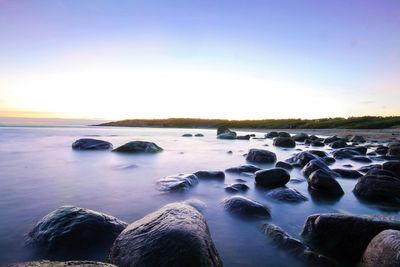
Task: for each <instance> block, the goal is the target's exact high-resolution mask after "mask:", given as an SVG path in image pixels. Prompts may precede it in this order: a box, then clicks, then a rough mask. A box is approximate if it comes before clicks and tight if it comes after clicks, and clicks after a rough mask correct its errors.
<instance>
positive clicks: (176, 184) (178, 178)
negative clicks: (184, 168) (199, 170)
mask: <svg viewBox="0 0 400 267" xmlns="http://www.w3.org/2000/svg"><path fill="white" fill-rule="evenodd" d="M198 182H199V180H198V178H197V176H196V175H194V174H176V175H169V176H166V177H164V178H162V179H160V180H158V182H157V184H158V190H160V191H181V190H187V189H189V188H191V187H193V186H195V185H196V184H197V183H198Z"/></svg>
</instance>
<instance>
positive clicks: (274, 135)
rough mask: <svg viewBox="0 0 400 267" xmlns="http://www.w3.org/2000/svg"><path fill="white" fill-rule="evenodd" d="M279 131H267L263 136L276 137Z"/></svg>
mask: <svg viewBox="0 0 400 267" xmlns="http://www.w3.org/2000/svg"><path fill="white" fill-rule="evenodd" d="M278 136H279V133H278V132H269V133H267V134H266V135H265V138H275V137H278Z"/></svg>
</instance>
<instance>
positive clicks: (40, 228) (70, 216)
mask: <svg viewBox="0 0 400 267" xmlns="http://www.w3.org/2000/svg"><path fill="white" fill-rule="evenodd" d="M127 225H128V224H127V223H125V222H123V221H120V220H118V219H117V218H115V217H112V216H110V215H107V214H104V213H101V212H96V211H93V210H89V209H84V208H79V207H75V206H62V207H60V208H58V209H57V210H55V211H53V212H51V213H49V214H47V215H46V216H45V217H43V218H42V219H41V220H40V221H39V222H38V223H37V224H36V225H35V227H34V228H33V229H32V230H31V231H30V232H29V234H28V238H27V244H28V245H30V246H34V247H35V248H38V249H40V250H43V251H44V252H45V253H58V252H81V251H85V250H88V249H91V248H94V247H110V246H111V244H112V242H113V241H114V239H115V238H116V237H117V236H118V235H119V233H120V232H121V231H122V230H124V229H125V227H126V226H127Z"/></svg>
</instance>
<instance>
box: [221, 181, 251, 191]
mask: <svg viewBox="0 0 400 267" xmlns="http://www.w3.org/2000/svg"><path fill="white" fill-rule="evenodd" d="M247 190H249V187H248V186H247V185H245V184H242V183H238V184H231V185H229V186H227V187H225V191H227V192H229V193H239V192H246V191H247Z"/></svg>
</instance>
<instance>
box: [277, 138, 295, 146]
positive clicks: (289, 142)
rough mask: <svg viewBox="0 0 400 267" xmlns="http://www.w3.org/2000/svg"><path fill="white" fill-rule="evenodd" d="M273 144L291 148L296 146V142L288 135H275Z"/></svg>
mask: <svg viewBox="0 0 400 267" xmlns="http://www.w3.org/2000/svg"><path fill="white" fill-rule="evenodd" d="M273 145H274V146H277V147H287V148H293V147H295V146H296V142H295V141H294V140H293V139H292V138H290V137H276V138H275V139H274V142H273Z"/></svg>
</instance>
